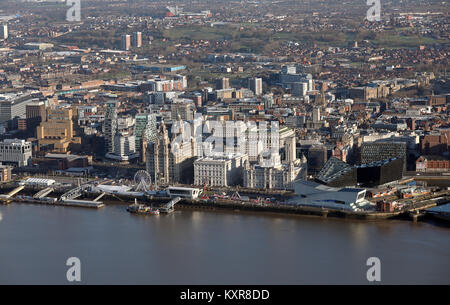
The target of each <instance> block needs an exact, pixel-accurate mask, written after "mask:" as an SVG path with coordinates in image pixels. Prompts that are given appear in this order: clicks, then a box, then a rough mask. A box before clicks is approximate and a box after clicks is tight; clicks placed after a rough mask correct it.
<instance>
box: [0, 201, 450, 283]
mask: <svg viewBox="0 0 450 305" xmlns="http://www.w3.org/2000/svg"><path fill="white" fill-rule="evenodd" d="M125 209H126V206H123V205H108V206H106V207H105V208H103V209H100V210H91V209H83V208H73V207H53V206H39V205H28V204H14V203H13V204H10V205H8V206H0V284H71V283H69V282H68V281H67V278H66V272H67V270H68V269H69V267H68V266H66V260H67V259H68V258H69V257H78V258H79V259H80V261H81V283H82V284H182V285H183V284H370V283H369V282H368V281H367V277H366V273H367V270H368V269H369V268H370V267H368V266H367V265H366V261H367V259H368V258H369V257H378V258H379V259H380V261H381V283H382V284H383V283H384V284H417V283H423V284H450V229H449V228H448V227H444V226H439V225H436V224H430V223H423V222H419V223H413V222H410V221H402V220H393V221H371V222H364V221H359V220H345V219H332V218H328V219H323V218H319V217H304V216H280V215H276V216H272V215H261V214H247V213H242V212H240V213H239V212H210V211H191V210H187V211H186V210H183V211H175V213H173V214H171V215H160V216H139V215H131V214H128V213H127V212H126V210H125Z"/></svg>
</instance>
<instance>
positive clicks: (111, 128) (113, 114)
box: [103, 101, 117, 153]
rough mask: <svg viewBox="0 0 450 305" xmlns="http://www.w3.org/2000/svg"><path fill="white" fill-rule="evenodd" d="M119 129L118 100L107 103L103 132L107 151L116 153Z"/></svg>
mask: <svg viewBox="0 0 450 305" xmlns="http://www.w3.org/2000/svg"><path fill="white" fill-rule="evenodd" d="M116 131H117V101H109V102H107V103H106V113H105V121H104V122H103V134H104V135H105V145H106V152H107V153H114V137H115V135H116Z"/></svg>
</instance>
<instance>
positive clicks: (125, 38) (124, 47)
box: [122, 34, 131, 51]
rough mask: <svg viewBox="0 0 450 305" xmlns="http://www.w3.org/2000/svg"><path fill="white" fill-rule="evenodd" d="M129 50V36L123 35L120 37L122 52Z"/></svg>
mask: <svg viewBox="0 0 450 305" xmlns="http://www.w3.org/2000/svg"><path fill="white" fill-rule="evenodd" d="M130 48H131V36H130V35H127V34H124V35H122V50H124V51H128V50H129V49H130Z"/></svg>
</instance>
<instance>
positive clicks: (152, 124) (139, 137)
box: [134, 113, 158, 152]
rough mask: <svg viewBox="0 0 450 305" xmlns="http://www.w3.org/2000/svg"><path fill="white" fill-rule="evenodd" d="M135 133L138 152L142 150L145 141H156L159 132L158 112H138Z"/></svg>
mask: <svg viewBox="0 0 450 305" xmlns="http://www.w3.org/2000/svg"><path fill="white" fill-rule="evenodd" d="M134 134H135V139H136V151H137V152H140V151H142V148H143V143H144V142H146V143H150V142H155V141H156V139H157V134H158V130H157V128H156V114H148V113H143V114H137V115H136V125H135V131H134Z"/></svg>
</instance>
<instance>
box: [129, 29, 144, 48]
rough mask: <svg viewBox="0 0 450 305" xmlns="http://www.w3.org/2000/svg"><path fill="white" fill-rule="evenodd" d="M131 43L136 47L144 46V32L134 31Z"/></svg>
mask: <svg viewBox="0 0 450 305" xmlns="http://www.w3.org/2000/svg"><path fill="white" fill-rule="evenodd" d="M131 44H132V46H133V47H135V48H140V47H142V33H141V32H134V33H133V37H132V40H131Z"/></svg>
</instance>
